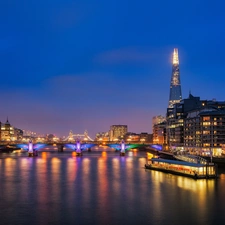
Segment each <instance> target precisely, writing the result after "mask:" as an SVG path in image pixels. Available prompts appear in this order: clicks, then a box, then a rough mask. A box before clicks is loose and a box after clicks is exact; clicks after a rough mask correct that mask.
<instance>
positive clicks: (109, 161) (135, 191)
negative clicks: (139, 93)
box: [0, 149, 225, 225]
mask: <svg viewBox="0 0 225 225" xmlns="http://www.w3.org/2000/svg"><path fill="white" fill-rule="evenodd" d="M145 162H146V153H145V152H138V151H130V152H128V153H127V154H126V156H125V157H121V156H119V155H118V153H117V152H114V151H112V150H109V149H101V150H97V149H96V150H93V151H92V152H84V154H83V156H82V157H76V156H75V154H74V152H72V151H69V150H68V151H65V152H62V153H61V152H57V151H56V150H53V149H48V150H46V149H45V151H40V152H39V156H38V157H34V158H32V157H27V153H11V154H6V153H4V154H1V155H0V224H1V225H11V224H12V225H17V224H21V225H28V224H29V225H36V224H38V225H39V224H43V225H45V224H46V225H47V224H77V225H83V224H85V225H86V224H93V225H95V224H96V225H98V224H99V225H114V224H115V225H120V224H121V225H124V224H127V225H133V224H134V225H136V224H137V225H138V224H140V225H145V224H146V225H147V224H157V225H161V224H165V225H167V224H173V225H182V224H184V225H185V224H192V225H195V224H200V225H201V224H204V225H210V224H212V225H216V224H224V223H225V171H224V170H220V171H219V173H220V176H219V179H210V180H205V179H203V180H194V179H192V178H186V177H182V176H177V175H171V174H166V173H163V172H158V171H150V170H145V169H144V165H145Z"/></svg>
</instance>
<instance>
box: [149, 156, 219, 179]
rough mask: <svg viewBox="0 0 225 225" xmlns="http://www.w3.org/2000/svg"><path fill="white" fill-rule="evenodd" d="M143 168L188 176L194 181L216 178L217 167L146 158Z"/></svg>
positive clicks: (210, 164)
mask: <svg viewBox="0 0 225 225" xmlns="http://www.w3.org/2000/svg"><path fill="white" fill-rule="evenodd" d="M145 168H146V169H151V170H158V171H162V172H167V173H172V174H177V175H182V176H188V177H192V178H195V179H200V178H216V177H217V166H216V165H215V164H214V163H208V164H200V163H191V162H184V161H179V160H169V159H161V158H151V159H149V158H148V159H147V163H146V164H145Z"/></svg>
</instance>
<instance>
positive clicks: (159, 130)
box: [152, 115, 166, 144]
mask: <svg viewBox="0 0 225 225" xmlns="http://www.w3.org/2000/svg"><path fill="white" fill-rule="evenodd" d="M152 131H153V143H154V144H165V143H166V117H164V116H161V115H159V116H154V117H153V118H152Z"/></svg>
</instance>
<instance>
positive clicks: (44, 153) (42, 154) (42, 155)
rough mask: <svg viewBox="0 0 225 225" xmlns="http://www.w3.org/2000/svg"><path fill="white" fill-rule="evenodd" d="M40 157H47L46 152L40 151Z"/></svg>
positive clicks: (44, 158)
mask: <svg viewBox="0 0 225 225" xmlns="http://www.w3.org/2000/svg"><path fill="white" fill-rule="evenodd" d="M41 158H42V159H43V160H46V159H47V152H42V153H41Z"/></svg>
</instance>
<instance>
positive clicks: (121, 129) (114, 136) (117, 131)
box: [109, 125, 127, 141]
mask: <svg viewBox="0 0 225 225" xmlns="http://www.w3.org/2000/svg"><path fill="white" fill-rule="evenodd" d="M126 133H127V125H112V126H110V130H109V140H110V141H117V140H119V139H120V138H123V137H124V135H125V134H126Z"/></svg>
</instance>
